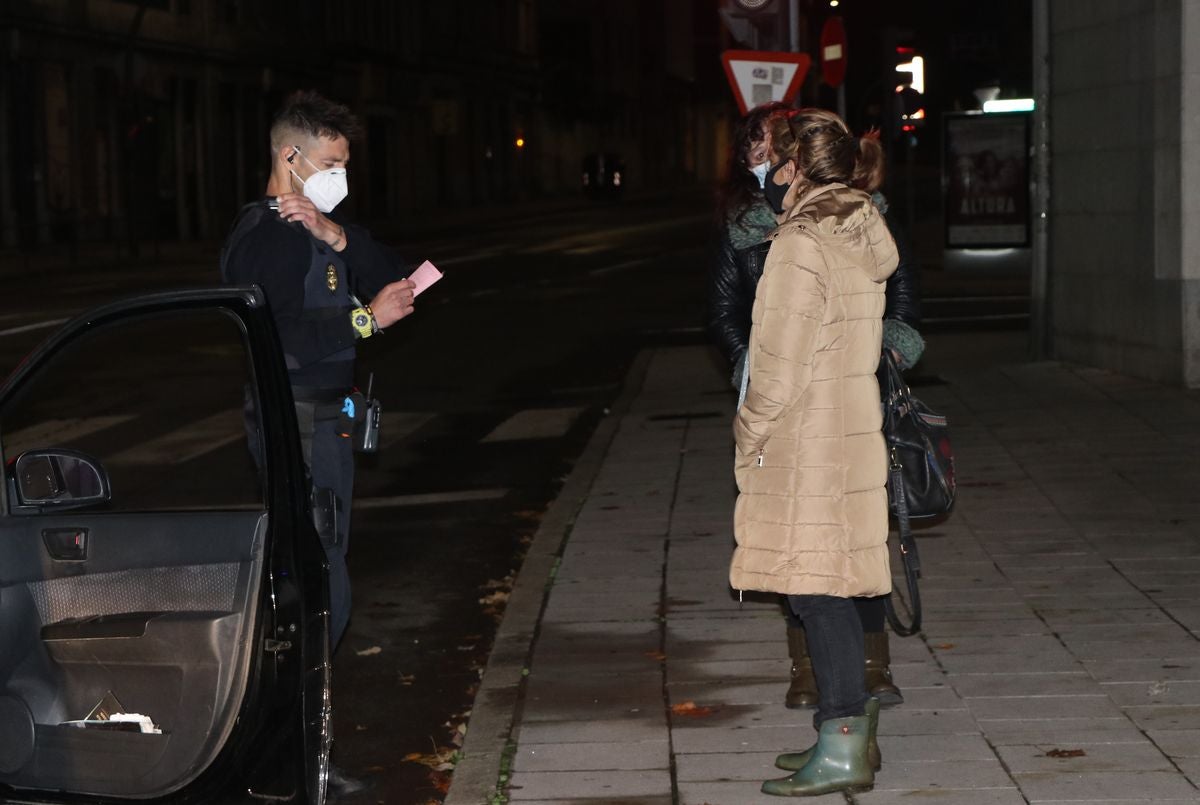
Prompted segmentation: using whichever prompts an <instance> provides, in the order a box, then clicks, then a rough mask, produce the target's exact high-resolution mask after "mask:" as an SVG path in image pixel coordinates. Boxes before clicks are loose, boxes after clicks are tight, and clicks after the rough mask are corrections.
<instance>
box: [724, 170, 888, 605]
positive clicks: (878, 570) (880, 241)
mask: <svg viewBox="0 0 1200 805" xmlns="http://www.w3.org/2000/svg"><path fill="white" fill-rule="evenodd" d="M771 237H772V238H773V243H772V244H771V250H770V253H769V254H768V255H767V261H766V264H765V267H764V269H763V275H762V279H761V280H760V281H759V284H758V293H757V295H756V297H755V299H754V310H753V326H752V327H751V330H750V351H749V355H750V365H749V377H750V384H749V388H748V390H747V392H746V401H745V403H744V404H743V405H742V407H741V409H740V410H739V411H738V415H737V418H736V419H735V421H734V426H733V432H734V439H735V440H736V441H737V455H736V459H735V466H734V472H735V475H736V477H737V484H738V490H739V492H740V494H739V496H738V501H737V508H736V510H735V512H734V534H735V536H736V538H737V548H736V549H735V551H734V554H733V563H732V565H731V567H730V570H729V581H730V584H731V585H732V586H733V588H734V589H737V590H762V591H766V592H777V593H787V594H792V595H805V594H816V595H834V596H839V597H843V598H845V597H851V596H857V595H883V594H884V593H887V592H889V591H890V590H891V587H892V584H891V573H890V572H889V570H888V552H887V534H888V520H887V489H886V483H887V455H886V448H885V446H884V441H883V435H882V434H881V433H880V426H881V424H882V417H881V413H880V406H879V385H878V383H877V381H876V379H875V369H876V367H877V366H878V364H879V350H880V345H881V339H882V332H883V326H882V316H883V306H884V283H885V281H886V280H887V278H888V276H889V275H890V274H891V273H892V272H893V271H894V270H895V269H896V261H897V256H896V245H895V243H894V242H893V241H892V237H891V235H890V234H889V233H888V229H887V225H886V224H885V223H884V220H883V216H881V215H880V214H879V212H878V211H877V210H876V209H875V206H874V205H873V204H872V203H871V199H870V197H869V196H867V195H866V194H865V193H862V192H859V191H857V190H852V189H850V188H849V187H846V186H845V185H841V184H832V185H824V186H822V187H820V188H818V189H816V190H812V191H809V192H808V193H807V194H806V195H805V196H803V197H802V198H801V199H800V200H799V202H798V203H797V204H796V206H795V207H794V208H793V209H792V212H791V214H790V215H789V216H788V218H787V220H786V221H785V222H784V223H783V224H782V225H781V226H780V227H779V229H778V230H776V231H775V232H774V233H773V234H772V236H771Z"/></svg>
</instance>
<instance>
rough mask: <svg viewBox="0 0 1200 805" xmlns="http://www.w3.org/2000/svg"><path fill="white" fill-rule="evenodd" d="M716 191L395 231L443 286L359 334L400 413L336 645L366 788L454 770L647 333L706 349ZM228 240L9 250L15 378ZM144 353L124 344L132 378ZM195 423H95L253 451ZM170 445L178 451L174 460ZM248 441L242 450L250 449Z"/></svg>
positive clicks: (388, 403)
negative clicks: (558, 511) (405, 315)
mask: <svg viewBox="0 0 1200 805" xmlns="http://www.w3.org/2000/svg"><path fill="white" fill-rule="evenodd" d="M708 216H709V212H708V199H707V197H706V195H705V194H692V195H690V196H686V197H683V198H681V199H676V200H672V201H663V200H660V201H653V200H651V201H642V202H636V201H634V202H627V203H623V204H617V205H613V204H602V205H595V206H581V205H579V204H577V203H576V204H568V205H563V206H562V207H559V208H555V207H550V208H543V209H541V210H539V211H538V214H537V216H536V218H532V217H530V218H527V219H524V220H515V221H514V220H512V219H509V220H507V221H494V222H492V223H474V224H471V225H469V227H467V229H468V230H469V231H464V232H459V231H452V230H450V229H447V228H445V227H442V228H440V230H439V231H437V232H434V233H433V234H429V233H428V232H426V233H423V234H422V233H417V235H416V237H414V238H413V239H411V240H406V241H397V242H395V245H397V246H398V247H399V249H400V251H401V253H402V254H403V255H405V257H406V258H407V259H411V260H414V261H419V260H422V259H426V258H428V259H431V260H432V261H433V262H434V263H436V264H437V265H438V266H439V267H441V268H442V269H443V270H444V271H445V272H446V278H445V280H443V281H442V282H441V283H440V284H439V285H437V286H435V288H433V289H432V290H430V291H429V292H428V294H427V295H426V296H423V297H422V298H421V300H420V304H419V305H418V306H417V313H416V315H414V316H413V317H412V318H411V319H409V320H407V321H405V322H402V323H401V324H400V325H398V326H397V327H396V328H394V329H393V330H392V331H390V332H388V333H387V334H385V335H384V336H383V337H380V338H376V339H373V340H372V341H369V342H367V343H366V344H364V349H363V350H362V351H361V353H360V356H361V360H360V369H361V373H362V375H363V378H362V379H363V380H365V378H366V376H367V375H368V374H369V373H371V372H373V373H374V374H375V389H376V391H377V393H378V396H379V397H380V398H381V399H382V400H383V402H384V406H385V414H384V430H383V441H384V449H383V451H382V452H381V453H380V455H379V456H378V457H375V458H373V459H371V460H367V461H363V462H361V463H360V474H359V477H358V483H357V490H356V491H357V499H356V506H355V511H354V514H353V517H354V527H353V543H352V551H351V574H352V577H353V579H354V585H355V611H354V617H353V621H352V623H351V626H350V630H349V632H348V634H347V637H346V639H345V641H344V643H343V644H342V647H341V649H340V650H339V652H338V655H337V657H336V659H335V702H336V705H335V732H336V735H337V742H336V750H335V759H336V762H337V763H339V765H341V766H343V767H345V768H346V770H347V771H348V772H350V773H351V774H354V775H356V776H362V777H367V778H369V779H371V781H372V782H373V784H374V787H373V788H372V790H371V791H369V792H368V794H367V795H364V796H362V797H359V798H357V799H355V800H353V801H358V802H376V801H385V802H388V803H394V804H395V805H404V804H405V803H422V802H427V801H431V800H436V799H439V798H440V796H441V794H442V791H443V790H444V788H445V786H446V775H445V774H444V773H443V772H442V771H439V769H438V768H437V767H438V766H440V765H442V761H443V759H445V760H448V759H449V756H450V754H451V753H452V752H453V751H454V749H455V745H456V741H457V728H458V726H459V725H460V724H462V723H463V721H464V720H465V717H466V713H467V711H468V710H469V708H470V706H471V698H472V695H473V692H474V689H475V687H476V685H477V684H478V682H479V678H480V673H481V670H482V668H483V666H484V664H485V663H486V660H487V656H488V651H489V648H490V645H491V641H492V638H493V636H494V633H495V629H496V624H497V622H498V619H499V617H500V615H501V613H502V612H503V609H504V604H505V600H506V597H507V594H508V590H509V589H510V587H511V583H512V576H513V574H514V573H515V572H516V570H517V568H518V567H519V566H520V563H521V558H522V555H523V552H524V550H525V547H526V545H527V543H528V541H529V539H530V536H531V535H532V533H533V530H534V529H535V528H536V527H537V525H538V522H539V520H540V518H541V515H542V512H543V510H544V509H545V507H546V506H547V505H548V504H549V502H550V501H551V500H552V499H553V498H554V496H555V494H556V492H557V489H558V487H559V486H560V484H561V481H562V479H563V478H564V477H565V476H566V475H567V474H568V472H569V471H570V469H571V466H572V462H573V461H574V459H575V457H576V456H577V455H578V453H579V451H580V450H581V449H582V447H583V445H584V443H585V442H586V439H587V437H588V436H589V435H590V433H591V431H592V430H593V428H594V427H595V425H596V423H597V422H598V421H599V420H600V418H601V417H602V416H603V415H604V411H605V408H606V406H607V405H608V404H609V403H610V402H611V401H612V399H613V398H614V397H615V396H616V394H617V393H618V391H619V384H620V382H621V380H622V378H623V377H624V374H625V370H626V368H627V366H628V363H629V361H630V359H631V356H632V355H633V354H634V353H635V352H636V351H637V350H638V349H640V348H641V347H643V346H646V345H648V344H654V343H670V342H673V341H689V342H696V341H698V340H699V339H700V334H699V332H698V329H697V328H698V325H699V323H700V322H699V317H700V310H701V303H702V298H703V292H704V270H705V265H704V263H703V254H704V244H705V239H706V237H707V231H706V230H707V221H708ZM215 251H216V250H215V246H213V245H208V246H199V247H179V246H176V245H172V244H164V245H163V246H162V247H160V259H159V260H158V261H154V260H152V259H143V260H142V261H141V262H139V263H137V264H127V263H124V262H120V261H115V262H114V261H113V260H112V259H111V255H110V254H106V253H105V252H104V251H103V250H100V251H99V252H97V253H94V254H93V255H92V256H91V257H90V258H89V257H85V256H83V255H82V254H81V255H80V257H79V258H78V259H77V261H76V263H75V265H72V264H71V262H70V261H59V264H57V265H56V264H54V262H53V261H50V260H46V259H31V260H28V261H22V260H11V259H10V260H8V261H7V262H5V264H4V266H3V268H4V269H6V270H5V271H4V274H5V287H6V291H7V293H6V294H5V295H4V304H3V306H2V307H0V371H3V372H7V371H8V370H9V369H10V368H11V367H12V366H14V365H15V364H16V362H17V361H18V360H19V359H20V357H21V355H23V354H24V353H25V352H27V351H28V350H29V349H31V348H32V347H33V346H34V345H35V344H36V343H37V342H38V341H39V340H41V339H42V338H44V337H45V336H46V335H48V334H49V333H51V332H53V330H54V328H55V326H56V325H57V324H59V323H60V322H61V321H63V320H64V319H66V318H68V317H70V316H72V315H74V314H76V313H79V312H81V311H82V310H84V309H87V308H89V307H92V306H94V305H96V304H99V303H101V302H105V301H109V300H111V299H115V298H119V297H124V296H130V295H133V294H136V293H138V292H143V291H149V290H160V289H165V288H171V287H183V286H195V285H203V284H209V283H211V282H212V280H213V279H214V274H215V269H214V266H215ZM140 351H141V348H140V347H139V346H138V345H128V350H127V352H126V354H122V355H114V356H112V370H111V381H110V382H111V383H112V384H114V385H120V384H125V385H134V384H135V383H136V382H138V377H137V371H136V366H137V360H136V359H137V357H138V355H139V352H140ZM200 424H201V423H195V422H190V421H188V422H185V421H175V420H169V419H164V420H162V421H156V422H146V421H142V422H138V423H132V422H124V421H122V422H117V423H114V422H107V421H106V422H81V423H74V424H72V425H71V426H72V427H76V428H83V429H87V428H94V429H102V428H113V427H122V428H125V429H126V430H127V431H134V428H135V426H136V431H135V432H136V433H137V435H138V438H137V439H136V440H131V447H130V450H129V451H128V452H129V454H128V455H127V456H126V459H127V463H128V464H129V465H130V466H132V467H137V468H141V470H142V471H143V474H146V473H151V475H148V476H147V477H148V478H151V479H152V473H153V470H154V467H155V462H157V461H164V460H165V461H171V462H192V466H194V467H195V468H196V471H197V475H201V474H203V475H213V474H217V472H218V471H219V468H220V467H221V465H222V462H223V461H234V460H238V461H241V460H243V459H244V456H242V455H241V454H240V453H238V454H236V455H235V454H234V452H235V451H238V450H239V449H240V448H239V446H237V445H231V446H228V447H225V448H222V447H220V446H219V445H214V444H213V443H212V442H211V435H210V434H209V433H208V432H207V431H206V429H205V428H204V427H199V425H200ZM164 444H165V445H168V446H169V450H168V453H169V455H166V454H163V453H162V445H164ZM243 452H244V451H243Z"/></svg>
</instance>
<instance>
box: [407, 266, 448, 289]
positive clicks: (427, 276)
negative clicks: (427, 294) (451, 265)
mask: <svg viewBox="0 0 1200 805" xmlns="http://www.w3.org/2000/svg"><path fill="white" fill-rule="evenodd" d="M408 278H409V279H410V280H412V281H413V282H414V283H415V284H416V286H417V287H416V288H415V289H414V290H413V296H419V295H420V294H421V291H423V290H425V289H426V288H428V287H429V286H430V285H433V283H435V282H437V281H438V280H440V279H441V278H442V272H440V271H438V270H437V268H436V267H435V266H434V265H433V263H431V262H429V261H428V260H426V261H425V262H424V263H421V265H420V266H419V267H418V268H417V270H416V271H414V272H413V273H411V274H409V275H408Z"/></svg>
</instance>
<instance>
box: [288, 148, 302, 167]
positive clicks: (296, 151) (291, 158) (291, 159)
mask: <svg viewBox="0 0 1200 805" xmlns="http://www.w3.org/2000/svg"><path fill="white" fill-rule="evenodd" d="M299 153H300V149H299V148H297V147H296V146H294V145H293V146H292V153H290V154H288V157H287V161H288V164H291V163H292V162H295V161H296V154H299Z"/></svg>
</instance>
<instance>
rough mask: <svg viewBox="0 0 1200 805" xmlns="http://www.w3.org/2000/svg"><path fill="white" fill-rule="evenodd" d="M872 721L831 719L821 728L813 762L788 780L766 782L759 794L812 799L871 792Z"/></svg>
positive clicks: (852, 717) (872, 786) (858, 718)
mask: <svg viewBox="0 0 1200 805" xmlns="http://www.w3.org/2000/svg"><path fill="white" fill-rule="evenodd" d="M870 730H871V718H870V717H869V716H851V717H850V718H831V719H829V720H828V721H826V722H825V723H824V724H822V725H821V732H820V735H819V737H818V738H817V745H816V747H815V749H814V751H813V754H812V758H810V759H809V761H808V763H807V764H805V766H804V768H803V769H801V770H800V771H798V772H796V773H795V774H793V775H792V776H791V777H784V778H783V779H781V780H767V781H766V782H765V783H763V784H762V792H763V793H764V794H771V795H773V796H777V797H815V796H819V795H821V794H829V793H832V792H834V791H852V792H857V791H870V790H871V789H872V788H874V787H875V771H874V769H872V768H871V763H870V761H869V760H867V742H868V740H869V738H870Z"/></svg>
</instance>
